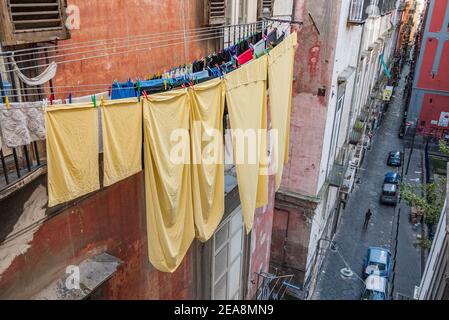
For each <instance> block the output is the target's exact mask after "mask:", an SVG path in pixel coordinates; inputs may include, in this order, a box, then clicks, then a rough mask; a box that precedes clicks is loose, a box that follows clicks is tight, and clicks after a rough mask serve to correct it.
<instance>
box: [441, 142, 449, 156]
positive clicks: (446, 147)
mask: <svg viewBox="0 0 449 320" xmlns="http://www.w3.org/2000/svg"><path fill="white" fill-rule="evenodd" d="M439 144H440V151H441V152H442V153H444V154H445V155H448V156H449V145H448V144H447V143H446V141H445V140H440V143H439Z"/></svg>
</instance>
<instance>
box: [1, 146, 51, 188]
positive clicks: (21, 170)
mask: <svg viewBox="0 0 449 320" xmlns="http://www.w3.org/2000/svg"><path fill="white" fill-rule="evenodd" d="M19 151H22V154H23V157H21V156H20V155H19ZM42 160H43V158H42V157H41V154H40V152H39V148H38V144H37V142H33V143H31V144H29V145H26V146H22V147H17V148H11V154H9V155H5V153H4V151H3V149H0V191H1V190H3V189H4V188H6V187H8V186H10V185H12V184H14V183H16V182H17V181H19V180H20V179H22V178H23V177H24V176H26V175H27V174H30V173H32V172H34V171H35V170H37V169H39V168H40V167H41V166H42V164H43V161H42Z"/></svg>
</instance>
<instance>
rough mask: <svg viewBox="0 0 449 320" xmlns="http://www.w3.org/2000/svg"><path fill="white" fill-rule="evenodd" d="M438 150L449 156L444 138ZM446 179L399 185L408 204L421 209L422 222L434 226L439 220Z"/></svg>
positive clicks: (444, 197)
mask: <svg viewBox="0 0 449 320" xmlns="http://www.w3.org/2000/svg"><path fill="white" fill-rule="evenodd" d="M439 146H440V151H441V152H442V153H444V154H445V155H448V156H449V145H448V144H447V143H446V141H444V140H440V142H439ZM446 183H447V178H446V179H441V180H439V181H437V182H434V183H429V184H422V185H421V186H418V187H417V186H414V185H410V184H403V185H401V196H402V198H403V199H404V200H405V201H406V202H407V203H408V204H409V205H410V206H414V207H416V208H418V209H419V210H422V212H423V213H424V222H425V223H426V224H428V225H429V226H435V225H437V224H438V222H439V220H440V215H441V211H442V210H443V207H444V202H445V200H446Z"/></svg>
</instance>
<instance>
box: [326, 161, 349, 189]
mask: <svg viewBox="0 0 449 320" xmlns="http://www.w3.org/2000/svg"><path fill="white" fill-rule="evenodd" d="M347 170H348V164H346V165H343V164H340V163H334V165H333V167H332V169H331V171H330V172H329V177H328V178H327V179H328V182H329V185H330V186H332V187H336V188H340V187H341V186H342V185H343V182H344V181H345V178H346V177H345V175H346V172H347Z"/></svg>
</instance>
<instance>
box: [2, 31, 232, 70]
mask: <svg viewBox="0 0 449 320" xmlns="http://www.w3.org/2000/svg"><path fill="white" fill-rule="evenodd" d="M220 32H221V33H220V34H221V35H223V34H224V33H223V31H220ZM216 34H217V31H212V32H211V31H208V30H205V31H200V32H197V33H192V34H187V35H188V36H187V37H186V36H184V35H183V34H175V35H173V37H167V36H165V37H164V38H163V39H162V40H161V39H159V38H157V39H154V37H152V38H149V39H151V41H147V42H141V43H135V44H124V45H120V46H113V47H109V44H107V45H106V46H107V47H105V48H99V49H93V50H87V51H81V52H71V53H65V54H57V55H51V56H48V57H39V58H33V59H26V60H21V61H18V62H19V63H25V62H33V61H41V60H43V59H49V60H53V59H56V58H64V57H70V56H77V55H81V54H90V53H94V52H100V51H106V50H108V51H109V50H115V49H121V48H127V47H129V46H141V45H146V44H153V43H160V42H167V41H173V40H182V39H185V38H193V37H200V36H201V37H206V36H210V35H216ZM142 40H146V39H140V40H131V41H133V42H135V41H142ZM113 45H115V44H113ZM95 47H98V45H95ZM12 57H14V58H16V57H17V56H16V55H14V54H13V55H12ZM14 64H15V63H14V62H6V63H3V65H5V66H8V65H14Z"/></svg>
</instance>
